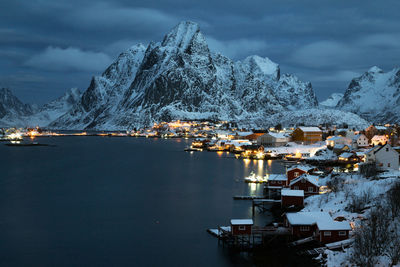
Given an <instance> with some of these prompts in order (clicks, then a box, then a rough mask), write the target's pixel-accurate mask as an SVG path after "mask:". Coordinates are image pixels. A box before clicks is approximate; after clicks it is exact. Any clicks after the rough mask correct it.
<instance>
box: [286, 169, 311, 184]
mask: <svg viewBox="0 0 400 267" xmlns="http://www.w3.org/2000/svg"><path fill="white" fill-rule="evenodd" d="M304 173H307V170H306V169H305V168H300V167H295V168H293V169H290V170H288V171H287V172H286V175H287V178H288V182H289V183H290V182H291V181H292V180H294V179H296V178H297V177H299V176H300V175H302V174H304Z"/></svg>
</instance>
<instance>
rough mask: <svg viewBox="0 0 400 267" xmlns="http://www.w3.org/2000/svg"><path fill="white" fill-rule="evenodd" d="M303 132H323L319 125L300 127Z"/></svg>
mask: <svg viewBox="0 0 400 267" xmlns="http://www.w3.org/2000/svg"><path fill="white" fill-rule="evenodd" d="M299 129H300V130H302V131H303V132H322V131H321V129H320V128H318V127H299Z"/></svg>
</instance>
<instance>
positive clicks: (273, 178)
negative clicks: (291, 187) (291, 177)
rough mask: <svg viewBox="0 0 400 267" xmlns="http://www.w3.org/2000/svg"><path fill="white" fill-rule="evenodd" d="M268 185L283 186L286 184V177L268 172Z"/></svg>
mask: <svg viewBox="0 0 400 267" xmlns="http://www.w3.org/2000/svg"><path fill="white" fill-rule="evenodd" d="M267 183H268V187H280V188H282V187H285V186H287V185H288V179H287V177H286V175H284V174H269V175H268V182H267Z"/></svg>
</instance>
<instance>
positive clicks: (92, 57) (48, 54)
mask: <svg viewBox="0 0 400 267" xmlns="http://www.w3.org/2000/svg"><path fill="white" fill-rule="evenodd" d="M111 62H112V60H111V58H110V57H109V56H108V55H106V54H104V53H101V52H92V51H82V50H81V49H79V48H74V47H68V48H65V49H63V48H60V47H52V46H49V47H47V48H46V50H44V51H43V52H41V53H40V54H37V55H34V56H33V57H31V58H30V59H29V60H28V61H27V62H26V63H25V64H26V65H27V66H30V67H34V68H38V69H44V70H56V71H70V70H73V71H89V72H92V71H101V70H104V69H105V68H106V67H107V65H109V64H110V63H111Z"/></svg>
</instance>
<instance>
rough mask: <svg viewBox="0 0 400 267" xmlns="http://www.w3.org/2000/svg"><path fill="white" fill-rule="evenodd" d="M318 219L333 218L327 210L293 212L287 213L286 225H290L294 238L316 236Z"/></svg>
mask: <svg viewBox="0 0 400 267" xmlns="http://www.w3.org/2000/svg"><path fill="white" fill-rule="evenodd" d="M318 220H326V221H328V220H332V218H331V216H330V215H329V213H327V212H319V211H318V212H291V213H286V214H285V220H284V223H285V226H286V227H288V228H289V229H290V231H291V233H292V236H293V237H294V238H306V237H311V236H314V235H315V233H316V231H317V221H318Z"/></svg>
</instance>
